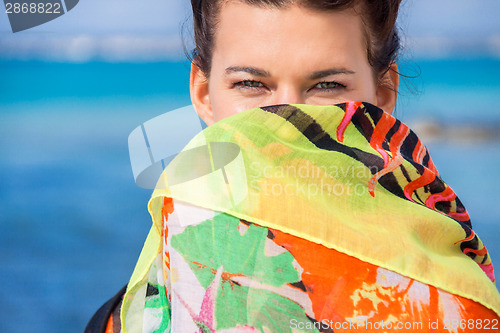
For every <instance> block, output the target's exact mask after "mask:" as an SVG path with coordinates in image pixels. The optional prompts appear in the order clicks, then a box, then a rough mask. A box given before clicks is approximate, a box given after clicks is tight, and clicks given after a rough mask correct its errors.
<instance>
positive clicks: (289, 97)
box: [273, 85, 305, 104]
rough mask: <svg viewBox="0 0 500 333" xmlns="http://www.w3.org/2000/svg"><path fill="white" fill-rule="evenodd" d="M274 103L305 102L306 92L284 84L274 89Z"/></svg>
mask: <svg viewBox="0 0 500 333" xmlns="http://www.w3.org/2000/svg"><path fill="white" fill-rule="evenodd" d="M273 104H305V100H304V94H303V93H302V91H301V90H300V89H299V88H297V87H293V86H291V85H287V86H285V85H283V86H281V87H278V88H277V89H276V90H275V91H274V93H273Z"/></svg>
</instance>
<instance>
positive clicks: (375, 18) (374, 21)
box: [191, 0, 401, 79]
mask: <svg viewBox="0 0 500 333" xmlns="http://www.w3.org/2000/svg"><path fill="white" fill-rule="evenodd" d="M227 1H229V0H191V6H192V8H193V20H194V39H195V44H196V48H195V49H194V50H193V52H192V55H191V56H192V59H193V61H194V63H195V64H196V66H198V67H199V68H200V70H201V71H203V72H204V73H205V75H206V76H207V77H208V75H209V73H210V69H211V65H212V54H213V48H214V37H215V30H216V26H217V17H218V13H219V10H220V8H221V5H222V3H225V2H227ZM238 1H241V2H244V3H247V4H249V5H254V6H261V7H275V8H283V7H287V6H289V5H292V4H297V5H300V6H303V7H305V8H309V9H313V10H318V11H324V10H331V11H333V10H344V9H348V8H354V9H356V8H360V9H361V13H360V15H361V19H362V21H363V23H364V26H365V27H366V28H365V36H366V43H367V56H368V62H369V64H370V65H371V66H372V68H373V71H374V73H375V76H376V77H377V78H378V79H381V78H382V77H383V76H384V74H385V73H386V72H387V70H389V67H390V66H391V65H392V63H394V62H395V61H396V59H397V54H398V51H399V48H400V42H399V35H398V30H397V27H396V19H397V16H398V11H399V5H400V3H401V0H238Z"/></svg>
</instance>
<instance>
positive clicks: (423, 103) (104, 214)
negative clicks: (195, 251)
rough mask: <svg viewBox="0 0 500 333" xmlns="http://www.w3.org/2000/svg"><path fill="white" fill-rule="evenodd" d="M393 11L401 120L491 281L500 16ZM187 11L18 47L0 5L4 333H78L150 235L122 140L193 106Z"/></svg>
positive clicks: (73, 20)
mask: <svg viewBox="0 0 500 333" xmlns="http://www.w3.org/2000/svg"><path fill="white" fill-rule="evenodd" d="M403 3H404V6H403V9H402V12H401V15H400V20H399V25H400V27H401V30H402V38H403V44H404V48H403V50H402V55H401V59H400V62H399V65H400V68H401V72H402V74H404V75H406V76H408V78H406V79H404V80H403V82H402V89H401V92H400V97H399V102H398V103H399V104H398V107H397V116H398V118H400V119H401V120H402V121H403V122H405V123H407V124H409V125H410V127H412V128H414V130H415V131H416V132H417V134H419V135H420V136H421V138H422V139H423V141H424V143H426V144H427V146H428V148H429V150H430V152H431V154H432V157H433V159H434V161H435V164H436V165H437V167H438V169H439V170H440V173H441V175H442V177H443V179H444V180H445V181H446V182H448V183H449V184H451V186H452V187H453V189H454V190H455V191H456V192H457V193H458V195H459V197H460V198H461V200H462V201H463V203H464V204H465V206H466V207H467V208H468V210H469V213H470V215H471V217H472V223H473V225H474V227H475V228H474V229H475V230H476V232H477V233H478V234H479V236H480V237H481V239H482V240H483V242H484V243H485V244H486V246H487V248H488V249H489V251H490V253H491V255H492V257H493V262H494V265H495V266H496V267H497V269H500V242H499V240H498V239H499V236H500V219H499V218H498V214H497V212H496V210H495V209H496V208H495V207H496V205H498V203H499V202H500V192H499V191H498V186H499V185H500V183H499V181H498V179H497V176H496V175H498V172H499V171H500V144H499V143H500V134H499V133H500V110H499V107H498V104H497V103H496V98H497V96H500V80H498V78H499V77H500V20H498V13H500V2H499V1H497V0H483V1H469V0H440V1H433V0H418V1H417V0H414V1H405V0H403ZM189 6H190V2H189V1H187V0H163V1H162V0H142V1H141V2H139V1H131V0H86V1H80V3H79V4H78V5H77V6H76V7H75V8H73V9H72V10H71V11H69V12H68V13H66V14H65V15H63V16H61V17H59V18H57V19H55V20H53V21H51V22H48V23H46V24H43V25H41V26H38V27H35V28H32V29H29V30H26V31H22V32H18V33H15V34H14V33H12V31H11V30H10V25H9V21H8V18H7V14H5V12H4V7H3V6H0V9H1V12H0V170H1V173H0V267H1V274H0V323H1V326H0V327H1V331H2V332H82V331H83V329H84V327H85V325H86V323H87V321H88V320H89V319H90V317H91V316H92V315H93V313H94V312H95V311H96V310H97V309H98V308H99V307H100V306H101V305H102V304H103V303H104V302H105V301H106V300H107V299H108V298H109V297H111V296H112V295H114V294H115V293H116V292H117V291H118V290H119V289H120V288H121V287H122V286H123V285H125V284H126V283H127V281H128V279H129V277H130V275H131V273H132V270H133V268H134V265H135V262H136V260H137V258H138V255H139V253H140V250H141V248H142V244H143V242H144V240H145V238H146V235H147V232H148V230H149V228H150V226H151V220H150V217H149V214H148V212H147V208H146V204H147V201H148V199H149V196H150V194H151V191H150V190H144V189H141V188H139V187H137V186H136V185H135V183H134V179H133V176H132V171H131V167H130V161H129V157H128V147H127V137H128V134H129V133H130V132H131V131H132V130H133V129H134V128H135V127H137V126H139V125H140V124H141V123H143V122H144V121H146V120H148V119H150V118H153V117H155V116H157V115H160V114H162V113H164V112H167V111H169V110H172V109H174V108H178V107H182V106H185V105H188V104H189V103H190V99H189V87H188V84H189V61H187V60H186V57H185V56H184V52H183V48H182V44H183V42H182V38H181V31H184V40H185V43H186V44H187V48H188V49H191V48H192V44H193V43H192V37H191V30H192V29H191V20H190V7H189ZM497 275H498V273H497Z"/></svg>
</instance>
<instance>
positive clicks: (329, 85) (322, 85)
mask: <svg viewBox="0 0 500 333" xmlns="http://www.w3.org/2000/svg"><path fill="white" fill-rule="evenodd" d="M314 88H318V89H326V90H330V89H335V88H345V86H344V85H343V84H341V83H338V82H335V81H328V82H327V81H324V82H319V83H318V84H316V85H315V86H314Z"/></svg>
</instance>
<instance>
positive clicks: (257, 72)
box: [224, 66, 271, 77]
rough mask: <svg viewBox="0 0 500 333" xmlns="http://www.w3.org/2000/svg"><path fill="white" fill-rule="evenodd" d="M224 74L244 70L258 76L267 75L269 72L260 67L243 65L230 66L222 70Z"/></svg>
mask: <svg viewBox="0 0 500 333" xmlns="http://www.w3.org/2000/svg"><path fill="white" fill-rule="evenodd" d="M224 72H225V74H226V75H229V74H231V73H235V72H245V73H248V74H252V75H255V76H260V77H269V76H271V74H270V73H269V72H268V71H265V70H263V69H260V68H255V67H243V66H231V67H228V68H226V70H225V71H224Z"/></svg>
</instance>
